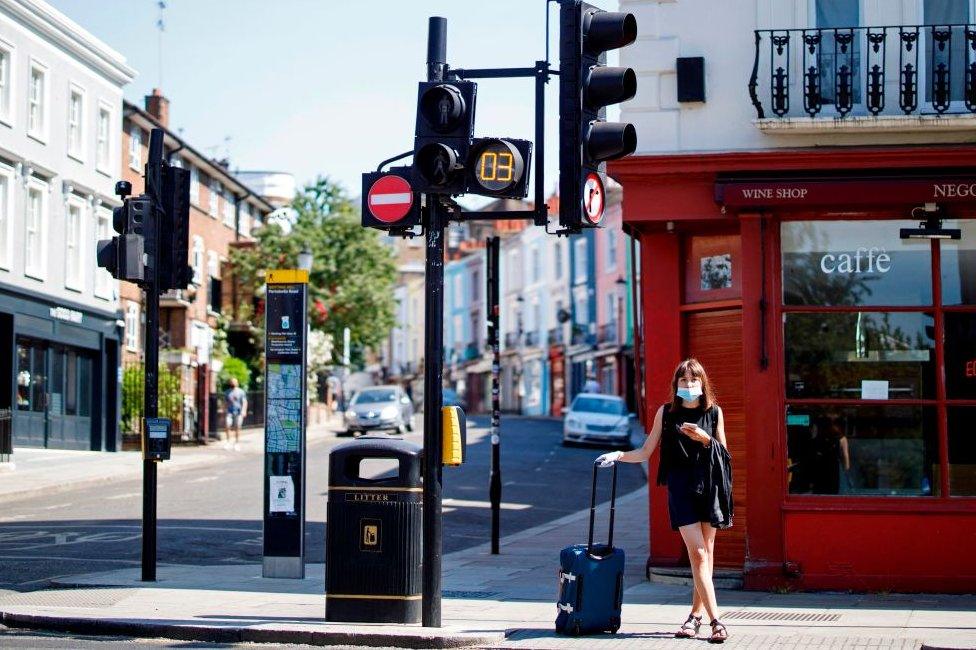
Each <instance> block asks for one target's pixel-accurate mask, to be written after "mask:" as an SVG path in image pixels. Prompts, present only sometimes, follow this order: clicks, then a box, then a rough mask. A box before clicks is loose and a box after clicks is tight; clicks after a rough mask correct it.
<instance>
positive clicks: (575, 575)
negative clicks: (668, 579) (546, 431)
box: [556, 463, 624, 636]
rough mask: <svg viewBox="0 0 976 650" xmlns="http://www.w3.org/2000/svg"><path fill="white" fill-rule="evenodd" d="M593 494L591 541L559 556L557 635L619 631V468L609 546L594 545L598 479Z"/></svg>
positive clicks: (621, 586) (621, 572) (621, 587)
mask: <svg viewBox="0 0 976 650" xmlns="http://www.w3.org/2000/svg"><path fill="white" fill-rule="evenodd" d="M598 469H599V465H598V464H597V463H594V464H593V489H592V491H591V493H590V538H589V542H587V543H586V544H573V545H572V546H567V547H566V548H564V549H563V550H562V551H560V553H559V602H558V603H557V605H556V607H557V610H558V614H557V615H556V632H557V633H558V634H570V635H573V636H579V635H580V634H596V633H600V632H610V633H611V634H612V633H615V632H616V631H617V630H618V629H619V628H620V611H621V608H622V606H623V598H624V551H623V549H620V548H614V547H613V515H614V511H615V510H616V507H615V506H616V500H617V466H616V464H615V465H614V466H613V487H612V488H611V491H610V533H609V536H608V537H609V538H608V540H607V543H606V544H594V543H593V522H594V518H595V516H596V477H597V470H598Z"/></svg>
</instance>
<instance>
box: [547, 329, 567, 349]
mask: <svg viewBox="0 0 976 650" xmlns="http://www.w3.org/2000/svg"><path fill="white" fill-rule="evenodd" d="M563 338H564V337H563V328H562V327H553V328H552V329H551V330H549V345H560V344H561V343H562V342H563Z"/></svg>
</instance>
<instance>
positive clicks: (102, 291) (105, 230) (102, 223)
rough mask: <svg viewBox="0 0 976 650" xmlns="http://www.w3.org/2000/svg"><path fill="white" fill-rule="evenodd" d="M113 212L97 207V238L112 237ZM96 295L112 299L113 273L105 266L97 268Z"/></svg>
mask: <svg viewBox="0 0 976 650" xmlns="http://www.w3.org/2000/svg"><path fill="white" fill-rule="evenodd" d="M111 221H112V213H111V212H109V210H108V209H106V208H102V207H99V208H96V209H95V233H96V235H97V237H96V239H98V240H102V239H111V238H112V235H111V233H110V232H109V230H110V228H111V225H110V224H111ZM95 295H96V296H98V297H99V298H104V299H106V300H111V299H112V274H111V273H109V272H108V271H106V270H105V269H103V268H96V269H95Z"/></svg>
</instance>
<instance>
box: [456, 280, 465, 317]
mask: <svg viewBox="0 0 976 650" xmlns="http://www.w3.org/2000/svg"><path fill="white" fill-rule="evenodd" d="M462 304H464V280H463V279H462V278H461V274H460V273H458V274H456V275H455V276H454V308H455V309H459V308H460V307H461V305H462Z"/></svg>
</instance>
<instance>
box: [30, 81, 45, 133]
mask: <svg viewBox="0 0 976 650" xmlns="http://www.w3.org/2000/svg"><path fill="white" fill-rule="evenodd" d="M46 112H47V72H46V71H45V69H44V68H43V67H41V66H40V65H39V64H37V63H32V64H31V68H30V87H29V88H28V92H27V135H31V136H34V137H35V138H43V137H44V135H45V128H46V127H47V114H46Z"/></svg>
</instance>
